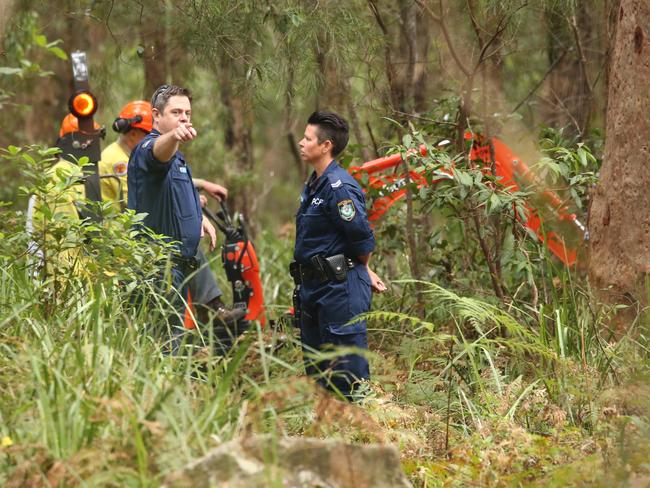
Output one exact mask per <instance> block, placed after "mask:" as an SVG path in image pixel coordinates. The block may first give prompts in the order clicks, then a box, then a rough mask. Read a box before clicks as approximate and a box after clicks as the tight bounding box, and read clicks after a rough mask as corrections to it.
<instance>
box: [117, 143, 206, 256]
mask: <svg viewBox="0 0 650 488" xmlns="http://www.w3.org/2000/svg"><path fill="white" fill-rule="evenodd" d="M159 136H160V132H158V131H157V130H153V131H152V132H151V133H150V134H148V135H147V136H146V137H145V138H144V139H143V140H142V141H140V143H139V144H138V145H137V146H136V147H135V148H134V149H133V151H132V152H131V156H130V157H129V169H128V178H127V183H128V186H129V198H128V208H131V209H133V210H135V211H136V212H138V213H147V214H148V215H147V217H146V218H145V219H144V224H145V225H146V226H147V227H149V228H151V229H152V230H153V231H154V232H156V233H158V234H163V235H166V236H169V237H170V238H171V239H172V240H173V241H177V242H178V243H179V244H178V250H179V252H180V253H181V256H183V257H192V256H194V255H195V254H196V250H197V248H198V245H199V240H200V238H201V220H202V216H201V205H200V204H199V196H198V193H197V191H196V189H195V188H194V184H193V183H192V173H191V172H190V168H189V166H187V164H186V162H185V158H184V157H183V154H182V153H181V152H180V151H177V152H176V154H174V156H173V157H172V159H171V160H170V161H169V162H168V163H161V162H160V161H158V160H157V159H156V158H155V156H154V155H153V145H154V142H155V140H156V138H157V137H159Z"/></svg>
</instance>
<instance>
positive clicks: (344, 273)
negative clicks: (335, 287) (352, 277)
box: [325, 254, 348, 283]
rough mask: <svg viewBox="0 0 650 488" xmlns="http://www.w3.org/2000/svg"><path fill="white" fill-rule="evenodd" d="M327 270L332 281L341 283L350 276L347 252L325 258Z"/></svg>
mask: <svg viewBox="0 0 650 488" xmlns="http://www.w3.org/2000/svg"><path fill="white" fill-rule="evenodd" d="M325 263H327V265H326V270H327V274H328V275H329V277H330V279H331V280H332V281H336V282H338V283H341V282H343V281H345V280H346V279H347V277H348V263H347V259H346V257H345V254H335V255H334V256H330V257H328V258H325Z"/></svg>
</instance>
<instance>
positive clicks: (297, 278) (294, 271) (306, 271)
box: [289, 254, 356, 285]
mask: <svg viewBox="0 0 650 488" xmlns="http://www.w3.org/2000/svg"><path fill="white" fill-rule="evenodd" d="M310 261H311V262H310V263H309V264H300V263H298V262H296V261H293V262H292V263H291V264H290V265H289V273H290V274H291V277H292V278H293V281H294V283H295V284H296V285H301V284H303V283H307V284H311V285H317V284H320V283H325V282H326V281H333V282H337V283H340V282H343V281H345V280H346V279H347V274H348V269H352V268H354V266H355V265H356V262H355V261H354V260H353V259H350V258H348V257H346V256H345V254H335V255H334V256H329V257H325V256H322V255H320V254H317V255H316V256H313V257H312V258H311V260H310Z"/></svg>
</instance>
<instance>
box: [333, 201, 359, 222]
mask: <svg viewBox="0 0 650 488" xmlns="http://www.w3.org/2000/svg"><path fill="white" fill-rule="evenodd" d="M337 205H338V207H339V215H340V216H341V218H342V219H343V220H345V221H346V222H350V221H351V220H352V219H353V218H354V216H355V215H356V214H357V209H356V208H354V203H352V200H341V201H340V202H339V203H337Z"/></svg>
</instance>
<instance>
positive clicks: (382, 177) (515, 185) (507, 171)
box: [349, 132, 588, 266]
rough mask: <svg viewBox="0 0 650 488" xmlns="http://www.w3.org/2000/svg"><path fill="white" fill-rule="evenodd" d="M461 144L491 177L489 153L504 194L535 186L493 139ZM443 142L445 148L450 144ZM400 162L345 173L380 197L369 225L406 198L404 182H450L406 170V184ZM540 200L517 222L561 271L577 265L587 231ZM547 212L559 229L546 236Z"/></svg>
mask: <svg viewBox="0 0 650 488" xmlns="http://www.w3.org/2000/svg"><path fill="white" fill-rule="evenodd" d="M465 139H467V140H469V141H471V144H472V145H471V150H470V153H469V158H470V160H472V161H478V162H480V163H482V165H483V166H484V167H485V171H486V172H490V171H491V169H490V167H491V161H492V158H491V154H490V153H491V152H492V154H493V155H494V167H495V170H496V176H497V178H498V182H499V184H500V185H501V186H503V188H504V189H506V190H508V191H513V192H514V191H518V190H521V189H523V188H526V187H530V186H532V185H534V184H535V183H536V176H535V174H534V173H533V172H532V171H531V170H530V169H529V168H528V166H527V165H526V164H525V163H524V162H523V161H522V160H521V158H519V157H518V156H517V155H516V154H515V153H514V152H513V151H512V150H511V149H510V148H509V147H508V146H507V145H506V144H505V143H503V141H501V140H499V139H497V138H496V137H493V138H492V139H491V140H487V139H486V138H485V137H483V136H481V135H478V134H472V133H469V132H468V133H466V134H465ZM443 142H444V143H449V141H443ZM440 145H444V144H442V143H441V144H440ZM490 146H491V147H490ZM419 153H420V154H421V155H422V156H426V154H427V148H426V146H424V145H422V146H420V148H419ZM403 162H404V161H403V159H402V155H401V154H394V155H392V156H387V157H384V158H379V159H375V160H372V161H368V162H366V163H364V164H362V165H361V166H351V167H350V168H349V171H350V173H351V174H352V175H353V176H354V177H355V178H357V179H358V180H361V179H362V178H363V175H364V174H366V175H368V186H369V187H370V188H373V189H375V190H378V191H379V197H377V198H376V199H375V200H374V201H373V202H372V207H371V209H370V211H369V212H368V219H369V220H370V222H371V223H374V222H376V221H377V220H378V219H379V218H381V217H382V216H383V215H384V214H385V213H386V211H387V210H388V209H389V208H390V207H392V206H393V205H394V204H395V203H396V202H398V201H399V200H401V199H402V198H404V197H405V196H406V191H407V189H406V184H407V181H408V180H409V179H410V181H411V182H412V184H414V185H416V186H417V187H418V188H421V187H423V186H427V185H431V184H436V183H439V182H441V181H443V180H446V179H447V180H448V179H453V178H454V172H453V169H451V170H449V171H447V172H444V171H439V172H438V173H437V175H436V176H435V177H433V178H431V177H430V178H429V179H428V180H427V178H426V176H425V170H423V169H420V168H417V169H410V170H409V172H408V178H407V174H406V172H405V171H404V170H403V169H402V166H403ZM400 169H401V171H400ZM388 170H393V173H392V174H382V172H386V171H388ZM540 197H541V202H542V205H543V208H540V209H535V208H533V206H532V205H531V204H529V203H527V204H526V205H525V216H519V215H518V218H519V219H520V221H521V223H522V224H523V225H524V226H525V227H527V228H528V229H530V230H531V231H532V232H534V233H535V235H537V237H538V238H539V239H540V241H542V242H544V243H545V244H546V246H547V247H548V249H549V250H550V251H551V252H552V253H553V254H554V255H555V256H556V257H557V258H558V259H559V260H560V261H562V262H563V263H564V264H565V265H566V266H573V265H575V264H576V262H577V260H578V249H579V247H580V244H581V242H582V241H583V240H585V239H587V238H588V234H587V229H586V228H585V226H584V225H583V224H582V223H581V222H580V221H579V220H578V218H577V216H576V215H575V214H574V213H571V212H570V211H569V209H568V208H567V206H566V205H565V204H564V202H562V200H561V199H560V197H559V196H558V195H557V194H556V193H555V192H553V191H551V190H548V189H547V190H544V191H542V192H541V194H540ZM546 212H550V215H552V219H554V220H556V221H557V222H558V223H559V225H556V226H555V227H557V228H556V229H555V230H551V229H550V227H551V226H550V225H548V226H545V225H544V222H543V219H542V217H541V214H542V213H544V215H546Z"/></svg>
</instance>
